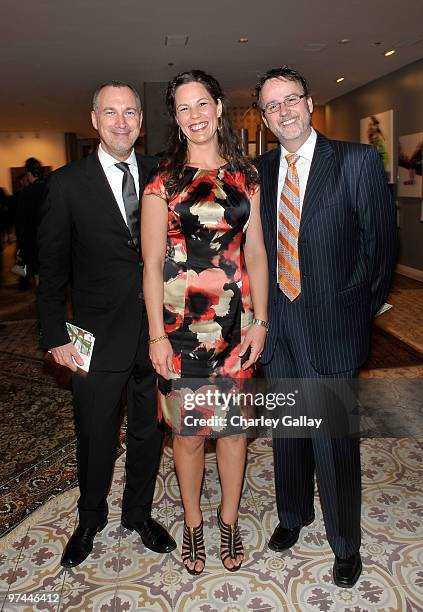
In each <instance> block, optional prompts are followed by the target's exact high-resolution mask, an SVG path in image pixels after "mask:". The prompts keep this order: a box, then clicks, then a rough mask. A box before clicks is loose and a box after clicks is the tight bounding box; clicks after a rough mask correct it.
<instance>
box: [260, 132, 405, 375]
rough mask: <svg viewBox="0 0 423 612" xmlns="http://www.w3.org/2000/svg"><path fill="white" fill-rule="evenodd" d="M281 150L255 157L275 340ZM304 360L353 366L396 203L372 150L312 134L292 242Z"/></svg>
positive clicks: (384, 268) (386, 272)
mask: <svg viewBox="0 0 423 612" xmlns="http://www.w3.org/2000/svg"><path fill="white" fill-rule="evenodd" d="M279 162H280V147H278V148H277V149H273V150H272V151H269V152H267V153H265V154H264V155H261V156H260V157H258V158H257V160H256V166H257V169H258V171H259V173H260V177H261V219H262V224H263V232H264V237H265V242H266V248H267V256H268V262H269V276H270V295H269V318H270V330H269V334H268V337H267V342H266V347H265V350H264V353H263V356H262V362H263V363H268V362H269V361H270V359H271V358H272V355H273V352H274V350H275V346H276V343H277V338H278V319H279V317H278V313H277V304H278V300H277V292H278V291H279V289H278V286H277V282H276V248H277V240H276V238H277V236H276V233H277V230H276V215H277V211H276V202H277V193H276V191H277V185H278V172H279ZM298 250H299V259H300V271H301V288H302V298H301V299H302V300H303V306H304V308H303V312H304V317H305V320H306V321H305V323H306V330H307V345H308V353H309V355H308V357H309V359H310V361H311V363H312V365H313V367H314V368H315V369H316V370H317V371H318V372H319V373H321V374H335V373H340V372H344V371H347V370H353V369H356V368H358V367H359V366H360V365H361V364H362V363H363V362H364V361H365V360H366V358H367V356H368V350H369V335H370V326H371V322H372V318H373V317H374V315H375V314H376V312H377V311H378V309H379V308H380V306H381V305H382V304H383V302H384V301H385V299H386V297H387V294H388V291H389V286H390V281H391V276H392V271H393V267H394V263H395V257H396V251H397V229H396V220H395V208H394V205H393V202H392V198H391V194H390V191H389V188H388V185H387V182H386V178H385V173H384V170H383V166H382V163H381V161H380V158H379V156H378V154H377V152H376V150H375V149H374V148H373V147H371V146H368V145H362V144H355V143H349V142H340V141H335V140H328V139H326V138H324V137H323V136H322V135H321V134H318V135H317V142H316V147H315V151H314V155H313V159H312V163H311V167H310V174H309V177H308V181H307V188H306V192H305V195H304V202H303V208H302V214H301V223H300V231H299V239H298Z"/></svg>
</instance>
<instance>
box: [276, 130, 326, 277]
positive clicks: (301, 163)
mask: <svg viewBox="0 0 423 612" xmlns="http://www.w3.org/2000/svg"><path fill="white" fill-rule="evenodd" d="M316 140H317V134H316V131H315V130H314V129H313V128H311V134H310V136H309V137H308V138H307V140H306V141H305V143H304V144H303V145H301V147H300V148H299V149H298V151H295V155H299V156H300V158H299V160H298V161H297V163H296V164H295V167H296V169H297V172H298V179H299V181H300V214H301V212H302V210H303V202H304V194H305V191H306V187H307V181H308V175H309V174H310V166H311V160H312V159H313V154H314V148H315V146H316ZM280 147H281V161H280V166H279V177H278V192H277V194H276V198H277V201H276V244H278V227H279V215H278V213H279V200H280V197H281V193H282V189H283V186H284V183H285V177H286V173H287V171H288V163H287V161H286V157H285V156H286V155H292V153H291V152H290V151H288V150H287V149H285V147H284V146H282V145H280ZM276 278H278V264H277V262H276Z"/></svg>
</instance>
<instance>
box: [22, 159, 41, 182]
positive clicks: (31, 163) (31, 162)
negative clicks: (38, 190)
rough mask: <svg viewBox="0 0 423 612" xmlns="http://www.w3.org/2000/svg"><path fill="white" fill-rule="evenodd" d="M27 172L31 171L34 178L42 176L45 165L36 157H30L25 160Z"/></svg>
mask: <svg viewBox="0 0 423 612" xmlns="http://www.w3.org/2000/svg"><path fill="white" fill-rule="evenodd" d="M25 170H26V172H30V173H31V174H32V176H33V177H34V178H41V177H42V176H43V167H42V165H41V162H39V161H38V159H35V157H28V159H27V160H26V162H25Z"/></svg>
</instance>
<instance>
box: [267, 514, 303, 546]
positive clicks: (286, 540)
mask: <svg viewBox="0 0 423 612" xmlns="http://www.w3.org/2000/svg"><path fill="white" fill-rule="evenodd" d="M313 521H314V516H313V517H310V518H309V519H308V520H307V521H306V522H305V523H304V525H310V524H311V523H312V522H313ZM302 527H303V525H299V526H298V527H292V528H291V529H289V528H287V527H282V525H281V524H280V523H279V524H278V525H277V526H276V528H275V531H274V532H273V534H272V537H271V538H270V540H269V544H268V546H269V548H270V549H271V550H275V551H276V552H282V551H283V550H288V548H291V547H292V546H294V544H295V543H296V542H297V540H298V538H299V537H300V531H301V529H302Z"/></svg>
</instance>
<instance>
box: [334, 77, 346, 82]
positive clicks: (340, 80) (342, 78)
mask: <svg viewBox="0 0 423 612" xmlns="http://www.w3.org/2000/svg"><path fill="white" fill-rule="evenodd" d="M342 81H345V77H338V78H337V79H336V82H337V83H342Z"/></svg>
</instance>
